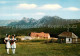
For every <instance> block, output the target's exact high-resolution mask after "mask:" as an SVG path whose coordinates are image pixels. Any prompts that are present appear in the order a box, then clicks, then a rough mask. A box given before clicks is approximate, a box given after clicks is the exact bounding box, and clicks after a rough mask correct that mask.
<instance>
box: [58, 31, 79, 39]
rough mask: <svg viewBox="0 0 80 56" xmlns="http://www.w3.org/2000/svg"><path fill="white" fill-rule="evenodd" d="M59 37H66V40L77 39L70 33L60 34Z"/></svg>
mask: <svg viewBox="0 0 80 56" xmlns="http://www.w3.org/2000/svg"><path fill="white" fill-rule="evenodd" d="M58 36H59V37H68V38H78V37H77V36H76V35H75V34H74V33H72V32H62V33H61V34H59V35H58Z"/></svg>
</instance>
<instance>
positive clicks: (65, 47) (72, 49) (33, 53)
mask: <svg viewBox="0 0 80 56" xmlns="http://www.w3.org/2000/svg"><path fill="white" fill-rule="evenodd" d="M0 56H80V44H65V43H62V44H61V43H44V41H31V40H28V41H23V42H17V48H16V54H14V55H13V54H12V51H11V49H10V54H9V55H8V54H7V53H6V49H5V44H0Z"/></svg>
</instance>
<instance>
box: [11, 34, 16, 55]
mask: <svg viewBox="0 0 80 56" xmlns="http://www.w3.org/2000/svg"><path fill="white" fill-rule="evenodd" d="M11 48H12V52H13V54H15V49H16V38H15V36H14V35H12V38H11Z"/></svg>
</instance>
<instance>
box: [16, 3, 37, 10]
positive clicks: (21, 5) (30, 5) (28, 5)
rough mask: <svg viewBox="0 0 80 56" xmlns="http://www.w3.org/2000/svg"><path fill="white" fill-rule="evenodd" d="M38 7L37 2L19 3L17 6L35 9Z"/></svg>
mask: <svg viewBox="0 0 80 56" xmlns="http://www.w3.org/2000/svg"><path fill="white" fill-rule="evenodd" d="M36 7H37V5H36V4H26V3H24V4H19V5H18V6H17V8H19V9H33V8H36Z"/></svg>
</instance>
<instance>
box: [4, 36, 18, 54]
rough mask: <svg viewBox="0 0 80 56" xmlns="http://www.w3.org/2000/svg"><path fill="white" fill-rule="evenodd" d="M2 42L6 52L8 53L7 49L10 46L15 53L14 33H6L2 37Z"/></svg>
mask: <svg viewBox="0 0 80 56" xmlns="http://www.w3.org/2000/svg"><path fill="white" fill-rule="evenodd" d="M10 37H11V38H10ZM4 42H5V43H6V49H7V54H9V49H10V48H11V49H12V53H13V54H15V49H16V38H15V35H12V36H10V35H7V36H6V37H5V39H4Z"/></svg>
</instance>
